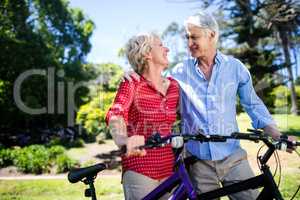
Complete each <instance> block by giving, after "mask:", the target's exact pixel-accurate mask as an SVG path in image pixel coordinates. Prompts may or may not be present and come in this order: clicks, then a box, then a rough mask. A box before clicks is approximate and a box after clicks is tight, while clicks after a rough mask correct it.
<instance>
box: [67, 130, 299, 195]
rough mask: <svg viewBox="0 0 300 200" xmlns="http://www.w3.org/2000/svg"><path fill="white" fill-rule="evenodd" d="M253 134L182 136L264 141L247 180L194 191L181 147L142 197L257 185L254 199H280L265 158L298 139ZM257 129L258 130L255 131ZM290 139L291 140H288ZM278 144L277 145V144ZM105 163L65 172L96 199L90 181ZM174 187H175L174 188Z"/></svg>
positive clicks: (231, 190) (227, 192)
mask: <svg viewBox="0 0 300 200" xmlns="http://www.w3.org/2000/svg"><path fill="white" fill-rule="evenodd" d="M255 133H256V134H241V133H233V134H232V135H231V136H218V135H210V136H203V135H200V136H187V135H186V136H185V137H186V139H185V140H184V141H188V140H190V139H192V140H198V141H202V142H205V141H214V142H216V141H219V142H225V141H226V140H227V139H245V140H252V141H255V142H257V141H263V142H264V143H265V144H266V145H267V147H268V150H267V151H266V152H265V154H264V155H263V156H260V157H258V159H259V162H260V164H261V165H260V170H261V174H260V175H258V176H255V177H252V178H249V179H247V180H243V181H239V182H237V183H234V184H232V185H229V186H225V187H222V188H220V189H216V190H213V191H209V192H205V193H202V194H198V195H197V193H196V190H195V189H194V187H193V185H192V183H191V180H190V177H189V175H188V172H187V169H186V161H187V159H184V158H183V156H182V148H181V149H179V153H177V154H176V159H175V168H176V170H175V172H174V173H173V174H172V175H171V176H170V177H169V178H167V179H166V180H165V181H164V182H163V183H162V184H160V185H159V186H158V187H157V188H155V189H154V190H153V191H151V192H150V193H149V194H148V195H146V196H145V197H144V198H143V199H142V200H157V199H159V198H160V197H162V196H163V195H165V194H167V193H171V192H172V196H171V200H184V199H187V198H188V199H190V200H197V199H205V200H209V199H215V198H218V197H222V196H227V195H230V194H232V193H236V192H241V191H244V190H248V189H257V188H260V187H263V190H262V191H261V192H260V194H259V196H258V197H257V200H271V199H276V200H282V199H283V197H282V195H281V193H280V191H279V189H278V187H277V185H276V183H275V181H274V179H273V175H272V173H271V171H270V169H269V166H268V165H267V162H268V160H269V159H270V157H271V156H272V154H273V153H274V151H275V150H276V149H280V145H281V142H284V143H285V144H288V145H290V146H293V145H294V146H299V145H300V143H299V142H295V143H291V142H288V141H287V138H281V140H280V141H281V142H279V143H277V144H273V143H271V142H270V141H269V140H268V138H266V137H265V136H262V135H261V134H260V132H257V131H256V132H255ZM257 133H259V134H257ZM170 138H172V136H171V137H169V138H165V139H161V138H156V139H155V137H154V140H153V141H151V143H149V144H148V146H150V147H153V145H154V144H155V143H158V144H163V143H166V142H167V141H168V140H169V139H170ZM289 143H290V144H289ZM278 145H279V146H278ZM105 168H106V166H105V165H104V164H97V165H94V166H90V167H86V168H81V169H77V170H76V171H73V172H70V173H69V175H68V178H69V181H70V182H71V183H75V182H78V181H79V180H83V182H84V183H85V184H88V185H89V186H90V189H87V190H86V194H85V196H90V197H92V199H93V200H96V195H95V189H94V186H93V181H94V179H95V177H96V175H97V173H98V172H99V171H101V170H103V169H105ZM174 188H175V189H174Z"/></svg>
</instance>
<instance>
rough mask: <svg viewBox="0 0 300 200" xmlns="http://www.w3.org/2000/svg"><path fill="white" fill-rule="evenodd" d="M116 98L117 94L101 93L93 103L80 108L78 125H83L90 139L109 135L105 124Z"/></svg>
mask: <svg viewBox="0 0 300 200" xmlns="http://www.w3.org/2000/svg"><path fill="white" fill-rule="evenodd" d="M114 97H115V92H101V93H100V94H99V95H97V96H95V97H94V98H93V99H92V101H91V102H89V103H87V104H85V105H83V106H81V107H80V109H79V111H78V113H77V118H76V123H77V124H82V125H83V127H84V128H85V130H86V132H87V134H88V137H87V138H93V137H95V136H96V135H98V134H102V135H103V136H104V137H106V136H107V135H108V129H107V127H106V123H105V116H106V113H107V111H108V109H109V107H110V106H111V103H112V101H113V99H114Z"/></svg>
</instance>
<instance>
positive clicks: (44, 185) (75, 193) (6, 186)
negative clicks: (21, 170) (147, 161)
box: [0, 177, 123, 200]
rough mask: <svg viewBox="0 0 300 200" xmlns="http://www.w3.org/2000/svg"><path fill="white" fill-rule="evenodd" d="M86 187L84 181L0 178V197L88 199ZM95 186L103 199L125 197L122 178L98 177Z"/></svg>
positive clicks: (41, 199) (16, 198)
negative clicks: (121, 182) (5, 179)
mask: <svg viewBox="0 0 300 200" xmlns="http://www.w3.org/2000/svg"><path fill="white" fill-rule="evenodd" d="M85 188H86V186H85V185H84V183H81V182H78V183H75V184H70V183H69V182H68V181H67V180H8V181H4V180H0V199H1V200H12V199H14V200H87V199H88V198H86V197H84V190H85ZM95 188H96V191H97V197H98V198H99V199H101V200H118V199H123V191H122V187H121V184H120V178H117V177H100V178H99V177H98V178H97V179H96V181H95ZM100 197H101V198H100Z"/></svg>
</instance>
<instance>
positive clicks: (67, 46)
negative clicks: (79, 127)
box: [0, 0, 94, 133]
mask: <svg viewBox="0 0 300 200" xmlns="http://www.w3.org/2000/svg"><path fill="white" fill-rule="evenodd" d="M93 29H94V24H93V22H92V21H91V20H90V19H87V18H86V17H85V16H84V14H83V13H82V11H80V10H78V9H72V8H70V7H69V5H68V2H67V1H64V0H3V1H1V2H0V49H1V54H0V111H1V114H2V116H5V117H4V118H2V119H1V122H0V128H1V132H2V133H3V132H9V133H12V132H19V131H24V130H26V129H32V128H36V127H40V128H46V127H52V126H55V125H56V124H62V125H67V124H68V122H67V117H68V116H67V115H68V112H67V111H69V110H67V106H66V105H67V104H69V103H70V102H59V101H58V100H57V99H58V98H61V99H64V100H68V99H69V98H68V97H69V96H67V95H68V94H69V93H68V91H67V87H68V85H73V86H75V85H76V84H79V83H80V82H82V81H88V80H90V79H92V78H94V72H93V68H91V67H90V66H89V65H87V64H86V61H85V59H86V55H87V54H88V52H89V51H90V48H91V44H90V42H89V39H90V37H91V35H92V32H93ZM29 70H40V71H39V72H42V75H41V74H40V75H32V76H30V77H28V78H27V79H26V80H25V81H24V82H23V83H22V85H21V86H22V87H21V89H20V92H21V95H20V96H21V99H22V102H23V103H24V105H26V106H27V107H30V108H35V109H38V108H42V107H43V106H47V108H46V110H45V112H43V113H40V114H36V115H33V114H30V113H28V112H24V111H21V110H20V106H18V104H19V103H20V102H17V101H14V93H16V92H18V91H16V90H14V86H16V84H17V83H16V81H17V80H19V79H18V78H20V76H21V75H24V73H28V72H30V71H29ZM51 73H52V74H51ZM49 74H50V75H51V76H50V75H49ZM49 77H50V78H51V79H50V80H49ZM59 85H60V86H62V85H63V86H65V88H62V87H58V86H59ZM49 89H50V91H52V92H50V93H49ZM59 89H62V90H61V91H59ZM87 94H88V88H86V87H81V88H79V89H78V90H76V95H74V98H75V100H74V101H75V104H79V105H80V104H82V103H84V101H85V99H86V96H87ZM49 95H50V96H51V98H50V100H51V101H50V102H49ZM61 96H63V97H61ZM52 97H53V98H52ZM71 101H73V99H71ZM47 102H48V105H47ZM70 112H74V110H72V111H70Z"/></svg>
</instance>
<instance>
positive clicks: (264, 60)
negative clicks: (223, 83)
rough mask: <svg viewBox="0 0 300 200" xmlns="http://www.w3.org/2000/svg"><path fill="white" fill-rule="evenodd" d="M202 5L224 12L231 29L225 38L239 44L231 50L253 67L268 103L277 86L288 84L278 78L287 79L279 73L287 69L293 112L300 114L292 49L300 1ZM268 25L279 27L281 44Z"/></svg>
mask: <svg viewBox="0 0 300 200" xmlns="http://www.w3.org/2000/svg"><path fill="white" fill-rule="evenodd" d="M199 5H200V7H202V9H203V8H207V7H209V6H213V7H217V8H218V10H224V14H225V15H224V16H225V23H226V24H227V26H226V27H225V30H223V32H222V35H221V37H223V38H224V37H225V38H227V39H228V38H229V39H231V42H234V43H235V45H236V46H235V47H234V48H231V49H227V50H228V51H229V52H230V53H232V54H234V55H235V56H236V57H238V58H240V59H241V60H242V61H243V62H244V63H245V64H246V66H249V69H250V72H251V73H252V75H254V83H255V84H258V85H256V86H257V87H256V90H258V95H259V96H260V97H261V98H263V99H264V101H266V100H265V96H268V95H266V94H269V93H270V92H271V89H272V88H273V87H274V86H276V85H278V84H285V82H284V81H281V82H280V83H278V80H276V78H275V77H278V75H279V77H283V76H282V75H283V74H282V73H280V72H279V71H278V70H282V69H283V68H286V69H287V71H288V80H289V81H290V83H291V94H292V99H293V100H292V112H293V113H294V114H296V113H297V104H296V94H295V90H294V89H293V88H294V79H293V74H292V64H293V63H291V59H290V52H291V49H290V47H291V44H293V46H297V41H298V43H299V36H300V35H299V34H300V31H299V13H300V11H299V10H300V9H299V2H298V3H297V1H296V0H276V1H274V0H270V1H269V0H265V1H260V0H254V1H252V0H234V1H231V0H226V1H220V0H206V1H201V2H199ZM278 11H280V12H278ZM268 24H273V27H275V28H276V29H275V30H276V32H275V33H278V35H279V36H280V39H281V40H280V41H278V40H276V37H274V36H275V35H274V34H273V32H274V30H271V29H269V28H270V26H268ZM278 46H281V47H282V51H279V50H278V49H279V48H277V47H278ZM298 47H299V45H298ZM298 52H299V49H298ZM282 53H283V56H282ZM281 57H283V58H284V59H283V60H284V61H282V59H281ZM278 72H279V73H278ZM276 74H277V76H275V75H276ZM267 102H268V100H267ZM268 106H269V105H268Z"/></svg>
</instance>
